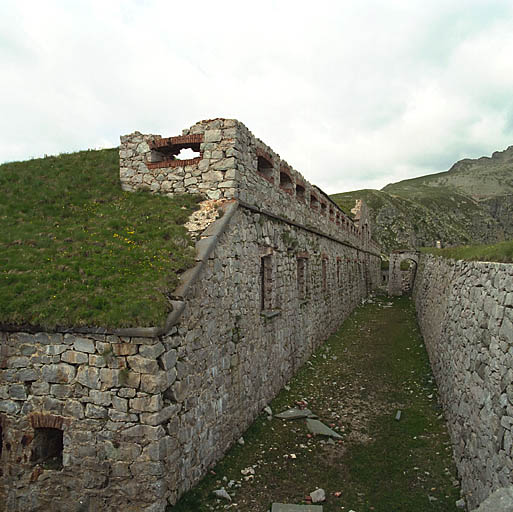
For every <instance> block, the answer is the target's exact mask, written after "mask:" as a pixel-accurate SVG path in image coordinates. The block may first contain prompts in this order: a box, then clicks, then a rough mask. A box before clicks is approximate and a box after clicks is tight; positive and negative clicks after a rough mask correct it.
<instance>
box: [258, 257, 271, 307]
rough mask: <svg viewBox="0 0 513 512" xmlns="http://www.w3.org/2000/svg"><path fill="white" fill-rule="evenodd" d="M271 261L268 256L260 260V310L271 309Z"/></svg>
mask: <svg viewBox="0 0 513 512" xmlns="http://www.w3.org/2000/svg"><path fill="white" fill-rule="evenodd" d="M272 296H273V261H272V257H271V256H270V255H268V256H262V257H261V258H260V298H261V301H260V307H261V309H262V310H264V311H265V310H271V309H272V308H273V300H272Z"/></svg>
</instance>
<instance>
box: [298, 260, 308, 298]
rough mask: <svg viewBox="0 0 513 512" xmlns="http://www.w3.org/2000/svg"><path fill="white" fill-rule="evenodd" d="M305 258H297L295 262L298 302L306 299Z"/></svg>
mask: <svg viewBox="0 0 513 512" xmlns="http://www.w3.org/2000/svg"><path fill="white" fill-rule="evenodd" d="M306 264H307V260H306V258H298V260H297V293H298V297H299V300H304V299H306V293H307V289H306Z"/></svg>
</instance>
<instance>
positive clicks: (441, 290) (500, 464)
mask: <svg viewBox="0 0 513 512" xmlns="http://www.w3.org/2000/svg"><path fill="white" fill-rule="evenodd" d="M414 297H415V303H416V307H417V315H418V321H419V325H420V328H421V330H422V334H423V336H424V340H425V343H426V347H427V350H428V353H429V357H430V360H431V366H432V368H433V372H434V374H435V377H436V380H437V383H438V387H439V392H440V397H441V400H442V404H443V407H444V410H445V414H446V418H447V421H448V426H449V431H450V434H451V438H452V443H453V448H454V457H455V460H456V464H457V467H458V471H459V474H460V477H461V480H462V489H463V491H464V493H465V495H466V499H467V503H468V504H469V505H470V508H474V507H476V506H477V505H479V503H481V502H482V501H483V500H484V499H485V498H486V497H487V496H488V495H489V494H490V493H491V492H492V491H494V490H496V489H498V488H500V487H504V486H507V485H509V484H511V479H512V477H513V472H512V470H513V459H512V449H513V349H512V348H511V347H512V344H513V265H511V264H498V263H480V262H465V261H454V260H446V259H442V258H435V257H432V256H422V258H421V262H420V265H419V270H418V273H417V279H416V282H415V289H414Z"/></svg>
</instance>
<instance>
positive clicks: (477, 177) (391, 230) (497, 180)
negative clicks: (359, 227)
mask: <svg viewBox="0 0 513 512" xmlns="http://www.w3.org/2000/svg"><path fill="white" fill-rule="evenodd" d="M332 198H333V200H334V201H336V202H337V203H338V204H339V205H340V206H341V207H342V208H343V209H345V211H347V212H349V211H350V210H351V208H352V205H353V204H354V201H355V200H356V199H364V200H365V201H366V202H367V204H368V206H369V209H370V213H371V219H372V222H373V233H374V236H375V238H376V241H378V242H379V243H380V244H381V245H382V246H383V249H384V251H390V250H393V249H398V248H414V247H423V246H433V245H435V244H436V241H437V240H440V241H441V242H442V244H443V245H444V246H450V245H461V244H473V243H494V242H498V241H501V240H505V239H509V238H512V237H513V146H510V147H508V148H507V149H506V150H504V151H496V152H495V153H493V154H492V156H491V157H481V158H477V159H469V158H465V159H463V160H460V161H459V162H456V163H455V164H454V165H453V166H452V167H451V168H450V169H449V170H448V171H445V172H441V173H437V174H430V175H427V176H422V177H420V178H413V179H409V180H403V181H399V182H397V183H392V184H389V185H387V186H386V187H384V188H383V189H382V190H371V189H366V190H356V191H353V192H346V193H342V194H335V195H333V196H332Z"/></svg>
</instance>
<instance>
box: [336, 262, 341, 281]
mask: <svg viewBox="0 0 513 512" xmlns="http://www.w3.org/2000/svg"><path fill="white" fill-rule="evenodd" d="M340 266H341V261H340V258H337V285H338V286H340Z"/></svg>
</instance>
